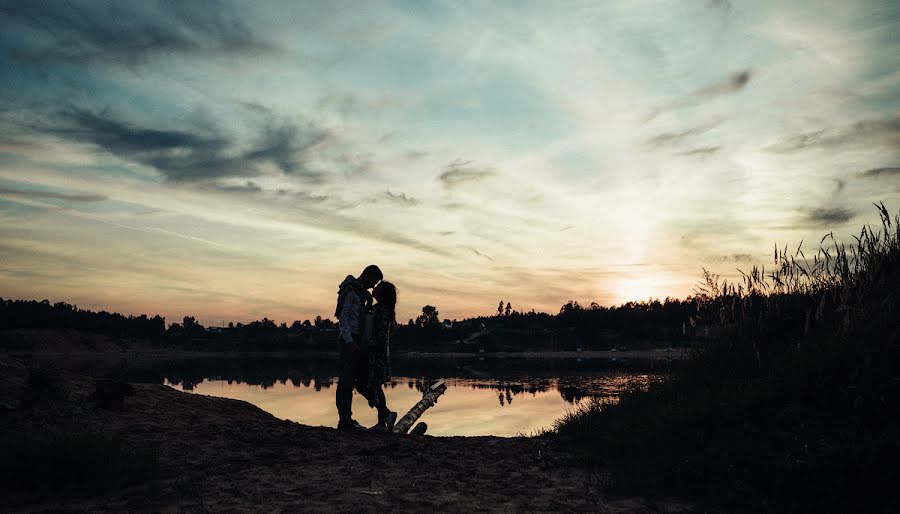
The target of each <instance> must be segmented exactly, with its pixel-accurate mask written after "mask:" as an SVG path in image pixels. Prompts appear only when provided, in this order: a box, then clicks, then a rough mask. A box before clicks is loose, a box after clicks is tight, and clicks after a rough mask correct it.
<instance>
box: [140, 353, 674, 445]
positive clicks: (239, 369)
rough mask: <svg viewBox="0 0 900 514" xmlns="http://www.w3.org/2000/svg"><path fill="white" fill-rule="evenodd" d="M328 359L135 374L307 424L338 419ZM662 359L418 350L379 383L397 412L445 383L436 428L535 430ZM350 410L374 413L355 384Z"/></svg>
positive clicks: (363, 419)
mask: <svg viewBox="0 0 900 514" xmlns="http://www.w3.org/2000/svg"><path fill="white" fill-rule="evenodd" d="M335 364H336V363H335V362H333V361H332V360H329V359H324V360H319V361H316V360H312V361H311V360H292V361H285V360H283V359H282V360H273V359H267V360H247V359H240V360H238V359H221V360H217V361H212V362H210V361H204V362H198V361H184V362H178V363H168V364H157V365H156V367H155V368H154V369H151V370H143V371H142V372H141V373H139V375H138V376H137V377H136V379H137V380H138V381H145V382H153V383H163V384H165V385H168V386H170V387H173V388H175V389H178V390H180V391H185V392H188V393H193V394H204V395H210V396H220V397H224V398H233V399H238V400H244V401H247V402H250V403H252V404H254V405H256V406H258V407H259V408H261V409H263V410H265V411H267V412H269V413H271V414H273V415H274V416H276V417H278V418H281V419H288V420H291V421H296V422H298V423H303V424H306V425H313V426H328V427H334V426H337V411H336V408H335V404H334V396H335V388H336V385H337V378H336V377H335V376H334V375H335V374H336V373H334V371H335V369H334V368H335V367H336V366H335ZM662 368H663V366H661V365H660V364H656V365H654V364H653V363H650V364H649V365H648V364H647V363H638V364H633V363H626V362H622V361H619V362H609V361H599V360H597V361H594V362H581V361H575V360H574V359H572V360H569V361H565V362H558V361H549V360H547V361H541V360H537V361H535V360H524V359H523V360H518V359H495V360H491V359H487V360H480V359H471V360H448V359H424V360H423V359H419V360H415V361H404V360H402V359H398V360H397V361H395V365H394V370H395V374H396V375H398V376H397V377H396V378H395V379H394V380H393V381H391V382H390V383H388V384H386V385H385V386H384V387H385V396H386V398H387V402H388V407H390V408H391V410H394V411H397V412H398V415H399V416H403V414H405V413H406V411H407V410H409V408H410V407H412V406H413V405H414V404H415V403H416V402H417V401H419V399H421V397H422V391H424V390H425V389H426V388H427V387H428V386H429V385H430V384H432V383H434V382H435V381H436V380H439V379H443V380H444V381H445V382H446V383H447V391H446V392H445V393H444V394H443V396H441V397H440V399H439V400H438V403H437V405H435V406H434V407H432V408H430V409H429V410H428V411H426V412H425V414H424V415H423V416H422V417H421V418H420V421H424V422H426V423H427V424H428V434H430V435H436V436H472V435H495V436H515V435H518V434H526V435H528V434H533V433H535V432H537V431H540V430H542V429H544V428H548V427H550V426H552V424H553V422H554V421H555V420H556V419H558V418H559V417H561V416H562V415H564V414H565V413H566V412H567V411H572V410H574V409H576V408H578V407H579V406H581V405H585V404H587V403H588V402H590V401H591V400H592V399H598V400H601V401H615V400H616V398H617V395H618V394H620V393H621V392H622V391H624V390H625V389H626V388H628V387H634V386H643V385H646V384H647V383H648V382H649V381H650V380H653V379H655V378H658V377H659V376H661V374H663V373H665V370H664V369H662ZM353 416H354V418H356V419H357V420H358V421H359V422H360V423H362V424H363V425H365V426H371V425H373V424H374V423H375V421H376V418H377V416H376V414H375V410H374V409H371V408H369V406H368V404H367V402H366V400H365V398H363V397H362V396H360V395H359V394H358V393H354V397H353Z"/></svg>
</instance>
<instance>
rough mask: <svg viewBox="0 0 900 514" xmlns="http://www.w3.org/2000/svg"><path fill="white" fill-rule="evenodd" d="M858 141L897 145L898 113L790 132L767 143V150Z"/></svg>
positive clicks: (899, 132) (899, 142)
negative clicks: (801, 131) (840, 126)
mask: <svg viewBox="0 0 900 514" xmlns="http://www.w3.org/2000/svg"><path fill="white" fill-rule="evenodd" d="M860 144H864V145H867V146H884V147H886V148H890V149H897V148H900V116H893V117H891V118H884V119H875V120H862V121H858V122H856V123H854V124H852V125H848V126H845V127H842V128H839V129H821V130H816V131H812V132H807V133H805V134H798V135H796V136H790V137H788V138H785V139H783V140H782V141H780V142H778V143H775V144H773V145H770V146H769V147H768V150H769V151H771V152H775V153H792V152H799V151H801V150H807V149H813V148H828V147H838V146H843V145H860Z"/></svg>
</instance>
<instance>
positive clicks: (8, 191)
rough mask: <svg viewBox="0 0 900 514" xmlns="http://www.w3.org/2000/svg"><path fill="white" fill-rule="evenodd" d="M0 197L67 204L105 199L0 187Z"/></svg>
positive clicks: (103, 197) (104, 198)
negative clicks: (47, 200)
mask: <svg viewBox="0 0 900 514" xmlns="http://www.w3.org/2000/svg"><path fill="white" fill-rule="evenodd" d="M0 195H10V196H18V197H23V198H45V199H51V200H66V201H69V202H102V201H103V200H106V199H107V197H106V196H104V195H94V194H82V193H59V192H54V191H33V190H25V189H15V188H10V187H0Z"/></svg>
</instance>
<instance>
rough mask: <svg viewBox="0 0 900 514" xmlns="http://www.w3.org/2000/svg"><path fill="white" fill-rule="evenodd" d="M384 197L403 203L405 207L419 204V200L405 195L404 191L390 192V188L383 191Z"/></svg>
mask: <svg viewBox="0 0 900 514" xmlns="http://www.w3.org/2000/svg"><path fill="white" fill-rule="evenodd" d="M384 197H385V198H387V199H388V200H390V201H391V202H393V203H396V204H399V205H403V206H406V207H413V206H415V205H419V200H417V199H415V198H413V197H411V196H406V193H392V192H391V191H390V190H387V191H385V192H384Z"/></svg>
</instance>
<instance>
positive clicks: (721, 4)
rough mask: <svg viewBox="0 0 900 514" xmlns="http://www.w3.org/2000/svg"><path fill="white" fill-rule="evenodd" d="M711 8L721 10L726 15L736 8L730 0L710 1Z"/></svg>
mask: <svg viewBox="0 0 900 514" xmlns="http://www.w3.org/2000/svg"><path fill="white" fill-rule="evenodd" d="M709 6H710V7H712V8H713V9H721V10H722V11H724V12H725V13H730V12H731V10H732V9H733V8H734V7H733V6H732V5H731V2H730V1H729V0H709Z"/></svg>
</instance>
